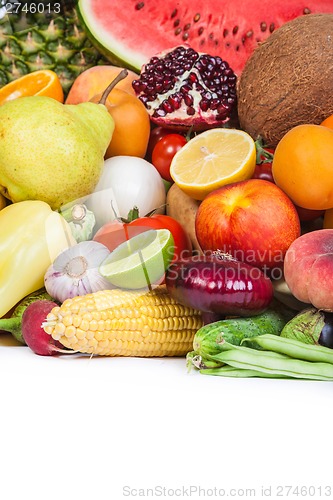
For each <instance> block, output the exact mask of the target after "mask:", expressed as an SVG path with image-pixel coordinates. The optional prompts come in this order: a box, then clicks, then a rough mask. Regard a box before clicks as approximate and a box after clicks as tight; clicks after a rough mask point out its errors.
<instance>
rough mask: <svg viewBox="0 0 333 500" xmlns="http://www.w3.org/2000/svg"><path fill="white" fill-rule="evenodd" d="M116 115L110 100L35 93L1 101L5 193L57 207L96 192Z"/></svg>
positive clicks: (1, 188) (1, 185) (0, 187)
mask: <svg viewBox="0 0 333 500" xmlns="http://www.w3.org/2000/svg"><path fill="white" fill-rule="evenodd" d="M113 130H114V120H113V118H112V116H111V115H110V113H109V112H108V110H107V108H106V106H105V105H104V104H98V103H92V102H86V103H81V104H77V105H69V104H62V103H60V102H58V101H56V100H55V99H52V98H51V97H45V96H29V97H20V98H18V99H15V100H12V101H8V102H7V103H5V104H3V105H2V106H0V193H1V194H3V195H4V196H5V197H6V198H8V199H10V200H11V201H12V202H18V201H24V200H41V201H45V202H46V203H48V204H49V205H50V206H51V208H52V209H54V210H56V209H58V208H59V207H60V206H61V205H64V204H66V203H69V202H71V201H73V200H75V199H77V198H81V197H84V196H86V195H88V194H90V193H91V192H92V191H93V190H94V188H95V186H96V184H97V182H98V180H99V178H100V175H101V172H102V168H103V164H104V154H105V151H106V149H107V147H108V145H109V144H110V141H111V138H112V134H113Z"/></svg>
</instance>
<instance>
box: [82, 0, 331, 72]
mask: <svg viewBox="0 0 333 500" xmlns="http://www.w3.org/2000/svg"><path fill="white" fill-rule="evenodd" d="M77 11H78V15H79V17H80V20H81V22H82V24H83V25H84V27H85V29H86V31H87V34H88V36H89V38H90V39H91V41H92V42H93V44H94V45H95V46H96V47H97V48H98V49H99V50H100V52H101V53H102V54H104V55H105V56H106V57H107V58H108V59H109V60H110V61H111V62H112V63H113V64H117V65H120V66H125V67H128V68H129V69H132V70H134V71H136V72H139V71H140V69H141V67H142V65H144V64H146V63H147V62H148V60H149V59H150V57H152V56H153V55H155V54H157V53H158V52H162V51H164V50H166V49H170V48H172V47H175V46H177V45H183V44H184V43H186V44H188V45H190V46H192V47H193V48H194V49H195V50H198V51H200V52H206V53H209V54H211V55H219V56H221V57H222V58H223V59H224V60H226V61H228V62H229V64H230V66H231V67H232V69H233V70H234V72H235V73H236V74H238V75H239V74H240V73H241V71H242V69H243V67H244V65H245V62H246V60H247V59H248V57H249V56H250V55H251V53H252V52H253V50H254V49H255V48H256V47H257V45H258V43H260V42H261V41H263V40H265V39H266V38H267V37H268V36H269V35H270V33H271V32H272V31H273V30H275V29H277V28H278V27H280V26H281V25H282V24H284V23H285V22H287V21H290V20H291V19H294V18H296V17H298V16H301V15H304V14H305V15H306V14H309V13H333V4H332V0H288V2H281V0H205V1H204V2H203V1H202V0H188V1H186V0H182V1H181V2H179V1H177V0H79V1H78V4H77Z"/></svg>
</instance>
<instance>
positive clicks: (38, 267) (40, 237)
mask: <svg viewBox="0 0 333 500" xmlns="http://www.w3.org/2000/svg"><path fill="white" fill-rule="evenodd" d="M75 243H76V242H75V239H74V238H73V236H72V233H71V230H70V227H69V225H68V223H67V222H66V221H65V219H64V218H63V217H62V216H61V215H60V214H59V213H58V212H54V211H52V210H51V208H50V206H49V205H48V204H47V203H45V202H43V201H38V200H29V201H20V202H17V203H13V204H12V205H8V206H7V207H5V208H3V209H2V210H1V211H0V317H2V316H3V315H4V314H6V313H7V312H8V311H10V309H11V308H12V307H14V306H15V304H17V302H19V301H20V300H22V299H23V298H24V297H26V296H27V295H29V294H30V293H32V292H34V291H35V290H38V289H39V288H42V287H43V286H44V275H45V272H46V270H47V269H48V267H49V266H50V264H52V262H53V261H54V259H55V258H56V257H57V255H59V253H60V252H61V251H62V250H65V249H66V248H68V247H70V246H72V245H74V244H75Z"/></svg>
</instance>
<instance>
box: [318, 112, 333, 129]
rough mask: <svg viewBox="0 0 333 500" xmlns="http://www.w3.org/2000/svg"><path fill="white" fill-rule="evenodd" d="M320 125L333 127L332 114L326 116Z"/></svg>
mask: <svg viewBox="0 0 333 500" xmlns="http://www.w3.org/2000/svg"><path fill="white" fill-rule="evenodd" d="M320 125H321V126H322V127H328V128H333V115H331V116H328V117H327V118H325V120H323V121H322V122H321V124H320Z"/></svg>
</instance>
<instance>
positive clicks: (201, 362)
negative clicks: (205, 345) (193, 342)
mask: <svg viewBox="0 0 333 500" xmlns="http://www.w3.org/2000/svg"><path fill="white" fill-rule="evenodd" d="M186 364H187V368H188V370H190V369H191V368H193V366H194V367H195V368H197V369H198V370H202V369H205V368H219V367H220V366H222V365H223V363H221V362H219V361H215V360H214V359H210V358H206V357H205V356H202V355H201V354H198V353H197V352H196V351H192V352H189V353H188V354H187V356H186Z"/></svg>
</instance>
